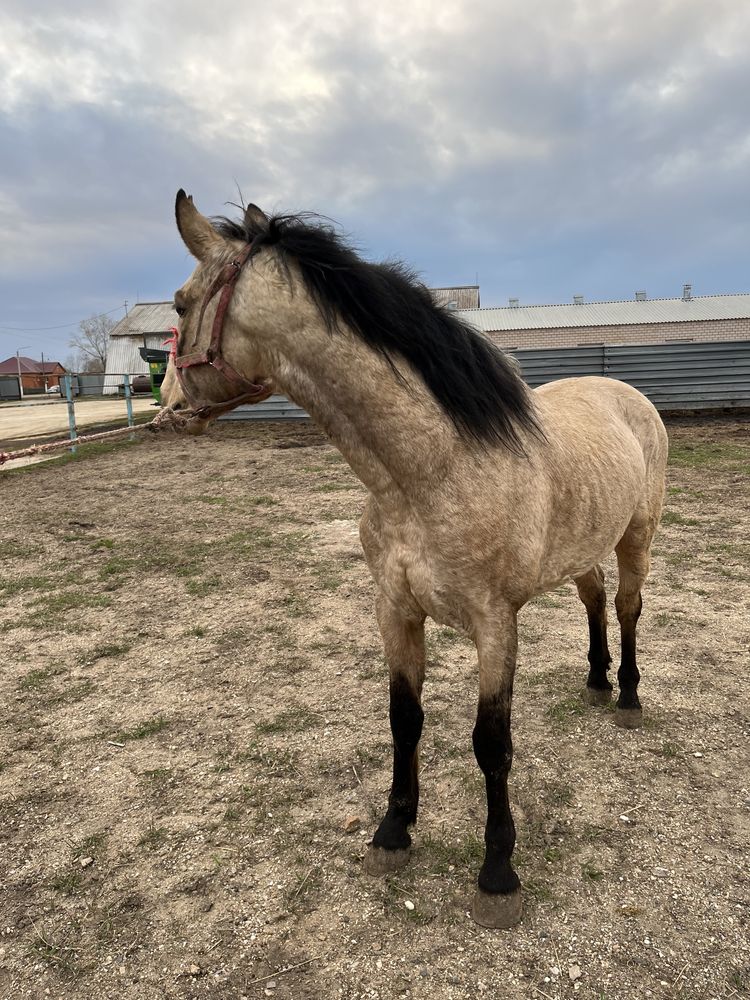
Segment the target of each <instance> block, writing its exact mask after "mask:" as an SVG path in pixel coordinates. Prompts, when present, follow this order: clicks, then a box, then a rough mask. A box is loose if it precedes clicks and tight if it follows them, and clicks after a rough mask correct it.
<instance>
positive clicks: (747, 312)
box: [461, 285, 750, 350]
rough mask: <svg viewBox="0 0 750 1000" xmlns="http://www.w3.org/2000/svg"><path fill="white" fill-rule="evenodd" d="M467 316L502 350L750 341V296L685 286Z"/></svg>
mask: <svg viewBox="0 0 750 1000" xmlns="http://www.w3.org/2000/svg"><path fill="white" fill-rule="evenodd" d="M461 315H462V316H463V318H464V319H466V320H469V322H470V323H472V324H473V325H474V326H475V327H477V329H479V330H481V331H482V332H483V333H486V334H487V336H488V337H490V339H491V340H493V341H494V342H495V343H496V344H498V345H499V346H500V347H504V348H506V349H508V350H513V349H516V348H519V349H521V350H523V349H524V348H553V347H584V346H587V345H596V344H603V345H604V344H606V345H608V346H609V345H615V344H618V345H619V344H679V343H689V342H706V341H726V340H746V341H750V294H747V293H742V294H737V295H697V296H693V295H692V293H691V289H690V285H685V287H684V290H683V294H682V298H679V299H649V298H647V297H646V293H645V292H636V293H635V298H634V299H631V300H629V301H623V302H584V301H583V296H580V295H577V296H575V298H574V300H573V302H572V303H571V304H564V305H549V306H525V305H520V304H519V302H518V300H517V299H511V300H510V305H508V306H504V307H502V308H491V309H462V310H461Z"/></svg>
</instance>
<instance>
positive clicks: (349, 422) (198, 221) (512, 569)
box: [162, 191, 667, 927]
mask: <svg viewBox="0 0 750 1000" xmlns="http://www.w3.org/2000/svg"><path fill="white" fill-rule="evenodd" d="M176 213H177V225H178V227H179V231H180V234H181V236H182V239H183V241H184V242H185V245H186V246H187V248H188V250H189V251H190V252H191V254H192V255H193V256H194V257H195V258H197V261H198V265H197V267H196V269H195V271H194V273H193V274H192V276H191V277H190V278H189V280H188V281H187V283H186V284H185V285H183V287H182V288H180V289H179V291H177V292H176V293H175V296H174V305H175V309H176V311H177V313H178V314H179V316H180V330H179V342H178V345H177V357H176V359H175V362H176V363H175V365H172V366H170V369H169V372H168V374H167V377H166V379H165V381H164V385H163V386H162V399H163V401H164V402H165V404H166V405H167V406H168V407H169V409H168V410H166V411H165V414H166V416H167V419H168V421H169V420H172V421H179V420H183V421H184V420H185V419H187V423H188V426H189V429H192V430H196V429H198V430H200V429H201V428H202V427H203V426H205V423H206V421H207V420H209V419H210V418H211V417H213V416H215V415H216V414H217V413H220V412H223V411H224V410H226V409H231V408H232V407H233V406H235V405H237V404H238V403H239V402H242V401H249V402H253V401H258V400H260V399H263V398H265V397H266V396H267V395H269V393H270V392H271V391H272V390H273V389H274V388H276V387H277V388H278V389H279V390H281V391H282V392H284V393H286V394H287V395H288V396H289V397H290V398H291V399H293V400H294V401H296V402H297V403H299V404H300V405H301V406H303V407H304V408H305V409H306V410H307V411H308V413H310V415H311V416H312V418H313V419H314V420H315V421H316V423H318V424H319V425H320V427H321V428H322V429H323V430H324V431H325V432H326V434H327V435H328V437H329V438H330V439H331V441H333V442H334V444H335V445H336V447H337V448H339V450H340V451H341V452H342V454H343V455H344V456H345V458H346V459H347V461H348V462H349V464H350V465H351V467H352V469H353V470H354V472H355V473H356V475H357V476H358V477H359V478H360V479H361V481H362V482H363V483H364V484H365V486H366V487H367V489H368V490H369V498H368V501H367V506H366V510H365V513H364V515H363V517H362V521H361V526H360V530H361V539H362V545H363V547H364V552H365V556H366V559H367V563H368V565H369V568H370V571H371V573H372V576H373V577H374V580H375V583H376V585H377V600H376V611H377V620H378V624H379V627H380V632H381V634H382V638H383V645H384V647H385V655H386V659H387V662H388V666H389V670H390V723H391V730H392V733H393V784H392V789H391V793H390V797H389V800H388V809H387V812H386V813H385V817H384V818H383V820H382V822H381V823H380V825H379V827H378V829H377V831H376V833H375V835H374V837H373V840H372V844H371V845H370V847H369V853H368V856H367V858H366V862H365V863H366V868H367V870H368V872H370V873H374V874H379V873H385V872H392V871H395V870H397V869H399V868H400V867H401V866H402V865H404V864H405V863H406V862H407V860H408V855H409V847H410V844H411V837H410V835H409V832H408V828H409V826H410V825H411V824H413V823H414V822H415V820H416V817H417V805H418V801H419V781H418V754H417V748H418V745H419V739H420V735H421V732H422V721H423V717H424V716H423V712H422V707H421V701H420V698H421V691H422V682H423V680H424V672H425V643H424V622H425V618H426V617H427V616H429V617H430V618H432V619H433V620H434V621H436V622H439V623H442V624H445V625H449V626H452V627H453V628H456V629H460V630H461V631H462V632H464V633H465V634H467V635H469V636H470V637H471V638H472V639H473V641H474V642H475V644H476V647H477V652H478V661H479V702H478V710H477V717H476V725H475V727H474V731H473V743H474V751H475V754H476V759H477V763H478V764H479V767H480V768H481V770H482V772H483V774H484V777H485V781H486V788H487V825H486V832H485V844H486V853H485V858H484V863H483V864H482V867H481V870H480V872H479V879H478V883H479V884H478V889H477V892H476V895H475V899H474V904H473V915H474V918H475V920H476V921H477V922H478V923H480V924H483V925H485V926H489V927H509V926H511V925H512V924H514V923H515V922H517V921H518V920H519V919H520V916H521V892H520V883H519V879H518V876H517V875H516V872H515V871H514V870H513V867H512V866H511V854H512V852H513V847H514V844H515V828H514V825H513V818H512V816H511V810H510V806H509V802H508V773H509V771H510V767H511V761H512V755H513V748H512V742H511V726H510V718H511V698H512V694H513V674H514V670H515V664H516V645H517V631H516V616H517V614H518V611H519V609H520V608H522V607H523V605H524V604H525V603H526V602H527V601H529V600H530V599H531V598H533V597H534V596H535V595H537V594H541V593H543V592H545V591H549V590H550V589H552V588H555V587H557V586H559V585H560V584H561V583H562V582H563V581H565V580H567V579H570V578H572V579H573V580H574V581H575V584H576V587H577V588H578V594H579V596H580V598H581V601H582V602H583V604H584V606H585V608H586V613H587V615H588V625H589V639H590V645H589V653H588V660H589V672H588V679H587V681H586V687H585V689H584V698H585V700H586V701H587V702H588V703H589V704H592V705H605V704H607V703H609V701H610V697H611V695H612V684H611V683H610V681H609V679H608V677H607V671H608V669H609V665H610V662H611V657H610V654H609V650H608V647H607V616H606V610H605V604H606V601H605V591H604V582H603V574H602V570H601V567H600V563H601V561H602V560H603V559H604V558H605V557H607V556H608V555H609V554H610V553H611V552H612V551H613V550H614V552H615V553H616V555H617V563H618V568H619V587H618V590H617V596H616V599H615V606H616V609H617V617H618V620H619V624H620V630H621V637H622V656H621V661H620V667H619V670H618V673H617V679H618V682H619V697H618V699H617V703H616V707H615V713H614V719H615V722H616V723H617V724H618V725H620V726H624V727H628V728H632V727H636V726H639V725H640V724H641V704H640V701H639V700H638V681H639V679H640V675H639V673H638V668H637V666H636V645H635V636H636V624H637V622H638V617H639V615H640V613H641V588H642V586H643V583H644V580H645V579H646V575H647V573H648V570H649V551H650V547H651V541H652V538H653V535H654V532H655V530H656V526H657V524H658V522H659V517H660V512H661V506H662V502H663V494H664V473H665V467H666V458H667V436H666V432H665V430H664V426H663V424H662V422H661V420H660V418H659V416H658V414H657V412H656V410H655V409H654V407H653V406H652V405H651V403H650V402H648V400H647V399H646V398H645V397H644V396H642V395H641V394H640V393H639V392H637V391H636V390H635V389H633V388H631V387H630V386H628V385H625V384H624V383H622V382H617V381H614V380H611V379H604V378H573V379H564V380H562V381H559V382H554V383H551V384H549V385H545V386H543V387H541V388H539V389H537V390H536V391H534V392H530V391H528V389H527V388H526V386H525V384H524V382H523V381H522V380H521V378H520V377H519V375H518V373H517V371H516V369H515V367H514V365H513V363H512V362H511V361H510V360H508V358H507V357H505V355H503V354H502V353H501V352H500V351H499V350H497V349H495V348H494V347H493V346H492V345H491V344H490V343H489V342H488V341H487V340H486V339H485V338H483V337H481V336H480V335H479V334H477V333H475V332H474V331H473V330H472V329H471V328H469V327H468V326H467V325H465V324H464V323H463V322H462V321H461V320H460V319H459V318H457V317H456V316H455V315H454V314H452V313H451V312H449V311H446V310H444V309H442V308H440V307H438V306H436V305H435V304H434V303H433V301H432V300H431V298H430V295H429V293H428V291H427V290H426V289H425V288H424V287H423V286H422V285H421V284H420V283H419V282H418V281H417V280H416V279H415V277H414V276H413V274H412V273H410V272H409V271H408V270H407V269H406V268H405V267H404V266H402V265H399V264H370V263H367V262H365V261H363V260H362V259H361V258H360V257H359V256H357V254H356V253H355V252H354V251H353V249H352V248H351V247H350V246H349V245H348V244H347V243H346V241H345V240H344V239H342V237H341V236H339V235H338V234H337V233H336V232H335V231H334V230H332V229H331V227H329V226H327V225H323V224H321V223H320V222H319V221H318V220H316V219H315V218H314V217H309V216H275V217H271V218H269V217H267V216H266V215H265V214H264V213H263V212H262V211H261V210H260V209H258V208H256V207H255V206H253V205H250V206H249V207H248V208H247V209H246V210H245V214H244V218H243V219H242V220H241V221H239V222H232V221H229V220H228V219H223V218H222V219H214V220H212V221H210V220H209V219H207V218H205V217H204V216H203V215H201V214H200V212H199V211H198V210H197V209H196V207H195V206H194V204H193V201H192V198H189V197H187V196H186V195H185V193H184V192H183V191H180V192H179V193H178V195H177V205H176ZM209 324H210V325H211V328H212V329H211V332H209ZM180 409H181V410H182V411H183V413H175V412H174V411H176V410H180Z"/></svg>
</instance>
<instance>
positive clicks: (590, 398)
mask: <svg viewBox="0 0 750 1000" xmlns="http://www.w3.org/2000/svg"><path fill="white" fill-rule="evenodd" d="M534 398H535V399H536V401H537V405H538V408H539V410H540V416H541V420H542V425H543V427H544V429H545V431H547V430H548V429H550V430H551V429H552V428H556V429H557V430H559V431H561V432H562V433H563V434H565V432H566V430H567V433H568V434H570V433H572V432H573V431H574V429H575V431H577V432H578V433H580V432H581V431H583V432H584V433H587V434H591V435H592V436H595V437H598V438H599V437H602V438H604V439H605V440H606V438H607V437H611V438H612V441H613V446H614V442H617V444H618V445H620V446H623V444H624V442H625V441H626V439H627V438H628V437H629V436H631V435H632V438H633V439H634V440H635V442H637V445H638V447H639V449H640V452H641V453H642V455H643V459H644V462H645V466H646V470H647V474H648V475H649V477H651V476H662V477H663V474H664V470H665V469H666V465H667V450H668V441H667V432H666V429H665V427H664V424H663V422H662V419H661V417H660V416H659V412H658V410H657V409H656V407H655V406H654V404H653V403H652V402H651V401H650V400H649V399H647V398H646V397H645V396H644V395H643V393H642V392H639V391H638V389H634V388H633V386H632V385H628V383H627V382H620V381H618V380H617V379H611V378H601V377H599V376H587V377H582V378H566V379H560V380H558V381H557V382H548V383H547V384H546V385H542V386H540V387H539V388H538V389H535V390H534Z"/></svg>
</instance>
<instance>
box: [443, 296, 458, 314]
mask: <svg viewBox="0 0 750 1000" xmlns="http://www.w3.org/2000/svg"><path fill="white" fill-rule="evenodd" d="M445 308H446V309H449V310H450V311H451V312H455V311H456V309H458V302H456V300H455V299H451V300H450V302H448V303H447V305H446V307H445Z"/></svg>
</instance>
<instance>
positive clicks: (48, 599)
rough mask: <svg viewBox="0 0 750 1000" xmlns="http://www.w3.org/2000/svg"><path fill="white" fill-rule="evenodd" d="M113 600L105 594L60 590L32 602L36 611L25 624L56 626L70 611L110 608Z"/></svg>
mask: <svg viewBox="0 0 750 1000" xmlns="http://www.w3.org/2000/svg"><path fill="white" fill-rule="evenodd" d="M111 604H112V599H111V598H110V597H107V596H106V595H105V594H92V593H90V592H89V591H87V590H80V589H76V590H59V591H57V592H55V593H52V594H44V595H42V596H41V597H38V598H37V599H36V600H35V601H32V605H31V606H32V608H33V609H34V610H33V612H32V613H31V615H30V616H29V617H28V618H27V619H26V620H25V622H24V624H33V625H37V626H46V625H48V624H50V623H52V624H54V623H55V622H56V621H59V620H60V619H61V618H63V617H64V616H65V615H66V614H67V613H68V612H69V611H86V610H90V609H92V608H108V607H110V606H111Z"/></svg>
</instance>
